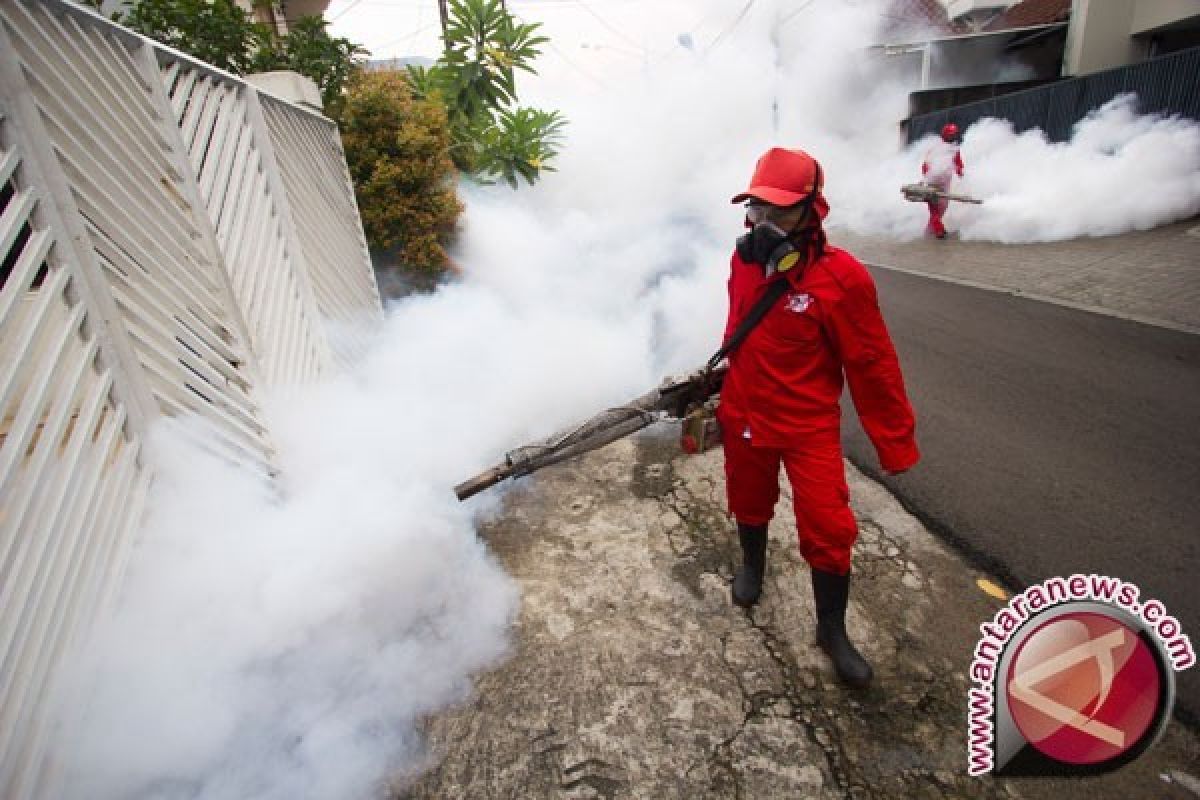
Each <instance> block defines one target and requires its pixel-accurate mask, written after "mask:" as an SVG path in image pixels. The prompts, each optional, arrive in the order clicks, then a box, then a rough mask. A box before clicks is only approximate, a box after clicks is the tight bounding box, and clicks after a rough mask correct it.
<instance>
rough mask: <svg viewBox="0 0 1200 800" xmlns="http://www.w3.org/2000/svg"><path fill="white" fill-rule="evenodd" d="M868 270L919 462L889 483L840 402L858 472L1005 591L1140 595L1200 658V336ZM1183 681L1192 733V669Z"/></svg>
mask: <svg viewBox="0 0 1200 800" xmlns="http://www.w3.org/2000/svg"><path fill="white" fill-rule="evenodd" d="M872 273H873V274H874V276H875V279H876V281H877V283H878V286H879V293H880V301H881V305H882V307H883V311H884V316H885V317H886V319H887V321H888V324H889V327H890V328H891V331H892V336H893V338H894V339H895V342H896V348H897V350H898V352H899V354H900V360H901V364H902V365H903V367H904V371H905V379H906V382H907V385H908V389H909V394H910V396H911V398H912V401H913V406H914V408H915V409H916V412H917V420H918V423H917V424H918V428H917V432H918V440H919V442H920V445H921V450H922V453H923V458H922V461H921V463H920V464H919V465H918V466H917V467H916V469H914V470H913V471H912V472H910V473H908V474H907V475H903V476H900V477H898V478H888V477H881V476H880V475H879V470H878V463H877V461H876V459H875V454H874V451H873V450H872V448H871V446H870V443H869V442H868V441H867V439H866V437H865V435H864V434H863V433H862V431H861V429H860V428H859V426H858V422H857V419H855V418H854V415H853V412H852V411H851V410H850V405H849V403H848V402H846V403H844V405H845V406H846V407H847V417H848V419H849V420H850V424H848V425H847V426H846V437H847V442H846V451H847V455H848V456H849V457H850V459H851V460H852V461H853V462H854V463H855V464H856V465H858V466H859V467H860V468H863V469H864V470H865V471H867V472H868V474H870V475H871V476H872V477H876V478H880V479H881V480H882V481H883V482H884V483H885V484H886V485H887V486H888V487H889V488H890V489H891V490H892V491H893V492H894V493H895V494H896V495H897V496H898V497H900V499H901V500H902V502H903V503H904V504H905V505H906V506H907V507H908V508H909V509H910V510H911V511H913V512H915V513H916V514H918V516H920V517H921V518H922V519H924V520H925V521H926V522H928V523H930V524H931V525H932V526H933V527H934V529H936V530H938V531H940V532H941V533H942V534H943V535H945V536H947V537H949V538H950V539H952V540H953V541H955V542H956V543H957V544H959V545H960V546H961V547H962V548H963V549H964V550H965V551H966V552H967V553H968V555H970V556H972V557H973V558H974V559H975V560H976V561H977V563H979V564H980V565H981V566H983V567H986V568H988V569H990V570H993V571H995V572H997V573H998V574H999V575H1000V576H1001V577H1003V578H1005V579H1006V580H1008V581H1009V582H1011V583H1013V584H1014V585H1013V588H1015V589H1020V588H1023V587H1024V586H1026V585H1029V584H1031V583H1036V582H1039V581H1041V580H1044V579H1045V578H1048V577H1051V576H1055V575H1070V574H1072V573H1075V572H1082V573H1085V574H1086V573H1092V572H1095V573H1100V574H1104V575H1110V576H1115V577H1119V578H1122V579H1124V580H1127V581H1133V582H1135V583H1137V584H1138V585H1139V586H1140V587H1141V590H1142V598H1143V599H1149V598H1151V597H1153V598H1157V599H1159V600H1161V601H1162V602H1163V603H1164V604H1165V605H1166V607H1167V609H1168V611H1169V612H1170V613H1171V614H1173V615H1174V616H1176V617H1177V618H1178V619H1179V620H1180V621H1181V622H1182V623H1183V629H1184V632H1185V633H1187V634H1189V635H1190V637H1191V640H1192V644H1193V647H1194V648H1196V649H1200V591H1198V590H1197V586H1198V585H1200V575H1198V573H1200V541H1198V535H1200V336H1192V335H1188V334H1184V333H1177V332H1174V331H1170V330H1166V329H1162V328H1156V327H1152V326H1148V325H1142V324H1139V323H1135V322H1128V321H1125V320H1121V319H1117V318H1113V317H1108V316H1102V315H1099V314H1092V313H1088V312H1083V311H1076V310H1073V309H1069V308H1063V307H1060V306H1055V305H1050V304H1047V303H1042V302H1038V301H1034V300H1028V299H1025V298H1021V297H1018V296H1013V295H1011V294H1008V293H1004V292H993V291H987V290H982V289H974V288H969V287H964V286H959V285H955V284H951V283H946V282H944V281H939V280H934V279H926V278H921V277H917V276H913V275H909V274H905V273H900V272H895V271H890V270H886V269H872ZM981 622H982V620H981ZM1176 677H1177V679H1178V683H1177V690H1178V703H1177V705H1178V707H1179V709H1180V710H1181V711H1182V712H1183V714H1184V716H1185V718H1187V719H1190V720H1191V721H1192V722H1193V723H1195V721H1196V720H1197V719H1200V666H1198V667H1193V668H1192V669H1191V670H1188V671H1186V672H1183V673H1177V676H1176Z"/></svg>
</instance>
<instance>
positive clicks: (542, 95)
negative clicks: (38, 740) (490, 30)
mask: <svg viewBox="0 0 1200 800" xmlns="http://www.w3.org/2000/svg"><path fill="white" fill-rule="evenodd" d="M646 6H647V4H644V3H632V4H623V5H622V6H621V8H622V9H624V13H626V14H630V15H633V17H634V18H636V20H637V25H638V28H637V30H639V31H648V32H649V33H646V34H645V35H646V38H647V47H648V48H649V49H650V50H651V51H652V52H653V56H652V57H651V56H647V57H645V58H633V59H625V60H624V61H623V62H619V61H615V60H610V61H608V62H606V68H605V69H603V70H599V71H598V74H599V75H600V76H601V77H600V78H599V79H597V78H596V76H595V75H592V74H590V73H589V74H586V75H585V74H584V70H585V69H586V65H585V64H583V63H580V64H579V65H578V66H577V67H574V68H572V67H570V66H568V65H565V64H564V62H563V61H562V59H561V58H560V59H559V60H558V61H557V62H556V61H555V60H554V58H553V56H554V53H553V51H552V52H551V53H548V54H547V59H546V60H547V61H548V62H550V64H553V65H556V66H545V65H543V66H542V70H543V73H544V78H543V79H542V80H540V81H535V80H527V79H523V81H524V82H523V83H522V85H521V91H522V94H523V98H524V99H525V100H526V101H527V102H532V103H533V104H538V105H541V106H543V107H548V108H558V109H560V110H562V111H563V112H564V113H565V114H566V116H567V117H568V118H569V119H570V127H569V129H568V131H569V139H568V142H567V144H566V147H565V149H564V151H563V153H562V155H561V157H560V158H559V160H558V162H557V166H558V170H559V171H558V172H555V173H549V174H547V176H546V177H545V179H544V180H543V181H542V182H541V183H539V184H538V185H536V186H535V187H532V188H524V189H522V190H520V191H519V192H515V193H514V192H510V191H509V190H507V189H503V188H496V187H491V188H479V187H474V188H465V199H466V201H467V212H466V217H465V220H464V224H463V235H462V239H461V242H460V243H459V245H458V248H457V250H456V252H455V257H456V259H457V260H459V261H460V262H461V263H463V264H464V265H466V273H465V275H464V277H463V279H462V280H461V281H460V282H457V283H456V284H454V285H451V286H447V287H444V288H442V289H441V290H439V291H438V292H437V293H436V294H434V295H431V296H422V297H410V298H407V299H405V300H403V301H401V302H398V303H396V304H395V305H393V306H392V307H391V308H389V310H388V318H387V321H386V324H385V325H384V326H383V328H382V330H381V331H380V333H379V335H378V337H377V340H376V342H375V344H374V347H373V349H372V351H371V353H370V354H369V355H368V356H367V357H366V358H365V359H364V360H363V362H362V363H360V364H359V365H357V366H356V367H355V368H354V369H353V370H351V371H349V372H348V373H347V374H345V375H343V376H342V377H340V378H339V379H337V380H334V381H331V382H329V383H326V384H323V385H321V386H317V387H311V388H309V389H308V390H306V391H304V392H296V391H292V392H289V393H287V394H286V395H285V396H281V397H275V398H273V399H272V401H271V402H270V404H269V408H268V412H269V413H268V417H269V420H270V422H271V430H272V437H273V439H274V441H275V443H276V445H277V447H278V449H279V454H280V466H281V474H282V477H281V479H280V481H279V482H278V483H276V484H272V483H271V482H269V481H267V480H266V479H264V478H263V477H262V476H259V475H256V474H253V473H252V472H250V471H247V470H241V469H235V468H231V467H230V466H229V465H227V464H224V463H223V462H220V461H218V460H215V459H213V458H211V457H207V456H204V455H203V451H202V449H197V447H196V446H195V445H194V444H190V442H192V441H193V440H194V439H195V438H196V437H201V438H202V437H203V432H202V431H196V430H194V429H193V428H192V426H191V425H190V424H186V423H173V424H170V425H164V426H163V429H162V430H161V431H159V433H158V435H157V436H156V438H155V440H154V442H153V446H152V447H151V449H150V452H149V456H148V457H149V458H150V459H151V461H152V462H153V463H154V464H155V465H156V466H157V469H158V473H159V477H158V481H157V483H156V484H155V486H154V490H153V495H152V498H151V504H150V513H149V517H148V519H147V521H146V525H145V528H144V532H143V535H142V537H141V541H140V544H139V546H138V548H137V549H136V552H135V553H134V555H133V561H132V564H131V569H130V575H129V580H128V582H127V585H126V586H125V587H124V590H123V592H122V595H121V602H120V604H119V609H118V613H117V614H116V616H115V619H114V620H113V621H112V623H111V624H110V626H109V627H106V628H104V629H102V630H101V632H100V634H99V635H98V636H97V637H96V639H95V641H94V644H93V646H92V651H91V656H90V658H89V659H88V660H87V661H85V662H84V663H83V664H82V665H81V666H82V667H83V671H84V672H86V673H87V674H88V676H89V678H90V679H91V681H90V683H89V684H87V688H86V692H87V695H86V699H85V700H83V701H81V707H82V708H84V709H86V711H87V712H88V716H87V719H86V720H85V721H81V722H78V724H76V725H73V726H72V727H71V729H70V731H69V732H67V733H64V742H66V743H69V745H70V746H69V748H68V749H67V750H65V751H64V752H66V753H67V754H68V756H67V757H66V760H67V763H66V769H67V773H68V776H69V786H70V789H69V791H68V792H67V793H66V795H65V796H67V797H79V798H83V797H86V798H89V800H99V799H102V798H128V797H155V798H158V797H162V798H176V797H179V798H185V797H186V798H206V799H208V798H212V799H213V800H217V799H220V800H224V799H225V798H245V797H268V798H274V797H278V798H309V797H311V798H352V797H367V796H372V795H374V794H376V793H377V788H378V786H379V785H380V784H381V782H383V781H386V780H388V779H389V778H390V777H391V776H394V775H396V774H402V773H405V772H408V771H410V770H412V769H414V768H416V767H417V766H418V765H419V764H420V763H421V758H422V756H421V751H420V742H419V737H418V736H417V734H416V733H415V730H416V727H415V726H416V720H417V719H418V718H419V716H420V715H421V714H423V713H426V712H429V711H431V710H433V709H436V708H439V707H442V706H444V705H446V704H448V703H452V702H456V701H460V700H461V699H462V698H464V697H465V696H466V695H467V693H468V692H469V691H470V676H471V675H472V674H474V673H476V672H477V671H478V670H481V669H485V668H486V667H487V666H488V665H489V664H491V663H493V662H494V661H495V660H496V659H499V658H502V657H503V656H504V654H505V652H506V647H507V635H508V634H507V631H508V627H509V625H510V623H511V621H512V619H513V615H514V614H515V610H516V604H517V602H518V598H517V591H516V588H515V586H514V584H513V583H512V582H511V581H510V580H509V579H508V578H507V577H506V576H505V575H504V574H503V572H502V571H501V570H500V569H499V567H498V566H497V564H496V563H495V562H494V560H493V559H492V557H491V556H490V555H489V554H488V552H487V550H486V547H485V546H484V545H483V544H482V543H481V542H479V541H478V539H477V537H476V535H475V532H474V528H473V518H472V514H473V513H487V512H488V511H489V510H490V509H492V508H494V507H495V505H496V503H497V500H498V497H499V495H500V490H493V491H492V492H489V493H487V494H485V495H484V496H482V497H480V498H479V499H477V500H474V501H472V502H471V503H469V504H466V505H460V504H458V503H457V502H456V501H455V500H454V497H453V494H452V491H451V487H452V486H453V485H454V484H455V483H457V482H459V481H461V480H463V479H465V478H467V477H469V476H470V475H471V474H473V473H474V472H476V471H478V470H479V469H481V468H483V467H485V466H488V465H490V464H491V463H494V462H495V461H496V460H497V459H498V458H499V457H500V456H501V454H502V453H503V452H504V451H505V450H506V449H509V448H511V447H513V446H515V445H517V444H521V443H523V442H525V441H528V440H530V439H533V438H537V437H540V436H543V435H546V434H548V433H550V432H551V431H553V430H555V429H557V428H560V427H562V426H563V425H566V424H568V423H569V422H571V421H573V420H577V419H580V418H582V417H586V416H588V415H589V414H590V413H592V412H593V411H595V410H598V409H600V408H603V407H605V406H606V405H610V404H613V403H616V402H619V401H621V400H624V399H626V398H628V397H630V396H633V395H636V394H639V393H641V392H642V391H644V390H646V389H647V388H648V387H649V386H651V385H653V384H654V383H655V382H657V381H658V379H659V378H660V377H661V376H662V375H663V374H664V373H668V372H679V371H682V370H685V369H688V368H690V367H693V366H695V365H697V364H699V363H701V362H702V361H703V360H704V358H705V357H707V356H708V355H709V354H710V353H711V352H712V351H713V350H715V349H716V346H717V344H718V338H719V334H720V331H721V330H722V326H723V322H724V313H725V289H724V282H725V278H726V270H727V264H728V257H729V250H730V247H731V245H732V243H733V239H734V237H736V236H737V235H738V234H739V233H740V232H741V211H740V209H738V208H737V207H735V206H732V205H731V204H730V203H729V198H730V197H731V196H732V195H733V194H734V193H736V192H737V191H739V190H740V189H741V188H743V187H744V185H745V182H746V180H747V179H748V177H749V175H750V173H751V171H752V169H753V165H754V160H755V159H756V158H757V156H758V155H759V153H761V152H762V150H763V149H765V148H766V147H769V146H771V145H776V144H779V145H785V146H793V147H803V148H805V149H808V150H809V151H810V152H812V153H813V154H814V155H816V156H817V157H818V158H819V159H821V161H822V163H823V164H824V166H825V170H826V175H827V187H828V195H829V199H830V202H831V204H832V205H833V213H832V214H831V216H830V219H829V224H830V226H831V227H832V228H834V229H835V230H836V228H837V227H839V226H840V227H846V228H850V229H854V230H857V231H861V232H867V233H874V234H878V235H886V236H901V237H905V236H908V237H911V236H917V235H920V232H921V230H922V228H923V226H924V211H923V208H922V207H921V206H918V205H916V204H911V203H906V202H904V201H903V200H902V198H901V197H900V194H899V187H900V186H901V185H902V184H904V183H909V182H912V181H913V180H915V179H916V178H917V177H918V175H919V163H920V153H921V145H920V144H918V145H915V146H914V147H911V148H903V147H902V146H901V144H900V142H899V138H898V129H897V122H898V120H899V119H900V118H901V117H903V116H904V113H905V108H906V87H902V86H899V85H896V84H893V83H892V82H890V80H889V79H888V74H887V71H886V64H884V65H883V66H882V67H881V66H880V65H879V64H872V63H870V62H869V60H868V59H867V58H866V57H865V56H864V52H865V51H864V48H865V47H866V46H867V45H869V44H871V43H872V40H873V30H874V26H875V23H876V22H877V21H878V20H879V9H878V7H877V6H876V5H873V4H871V3H867V2H860V3H837V2H825V1H824V0H817V2H813V3H810V4H809V5H808V6H804V7H801V8H799V9H797V8H796V7H795V6H794V4H788V3H779V4H773V3H769V2H759V3H751V4H748V5H747V6H745V9H746V10H745V12H744V13H738V12H739V11H741V9H742V8H743V6H741V5H740V4H739V5H738V6H737V7H736V8H735V7H732V6H729V5H728V4H725V3H722V2H719V0H709V1H708V2H705V3H700V4H697V3H694V2H688V3H681V2H670V3H669V2H662V3H659V4H655V5H654V6H653V7H650V8H647V7H646ZM605 13H606V14H607V13H608V9H607V8H606V9H605ZM612 14H613V16H612V17H611V19H612V20H615V21H616V23H617V24H620V21H621V18H620V17H619V16H617V15H616V9H615V8H614V9H613V11H612ZM680 20H690V21H693V22H694V27H686V26H684V27H681V26H680ZM781 21H782V24H780V23H781ZM548 33H549V34H550V35H551V36H552V37H559V36H561V37H562V40H563V41H566V40H568V39H569V36H570V33H569V32H565V31H558V30H555V29H553V28H551V29H550V30H548ZM681 33H688V34H689V36H690V39H691V41H692V42H693V47H692V48H691V49H687V48H684V47H681V46H679V45H678V40H679V35H680V34H681ZM652 37H657V38H652ZM578 49H579V48H575V50H578ZM575 50H571V51H570V52H572V53H574V52H575ZM562 52H567V46H566V45H565V44H564V45H563V46H562ZM572 60H576V59H575V57H574V56H573V57H572ZM617 64H622V65H623V66H621V67H619V68H618V66H617ZM1197 150H1198V146H1197V133H1196V126H1195V125H1194V124H1193V123H1188V122H1180V121H1177V120H1175V121H1173V120H1164V119H1158V118H1152V117H1138V116H1137V115H1135V114H1134V113H1133V111H1132V109H1131V108H1130V106H1129V105H1128V104H1127V103H1118V104H1115V105H1113V106H1112V107H1110V108H1109V109H1107V110H1105V111H1103V112H1101V113H1099V114H1097V115H1096V116H1095V118H1093V119H1091V120H1088V121H1087V122H1085V123H1084V124H1082V125H1081V126H1080V130H1079V133H1078V135H1077V136H1076V138H1075V141H1074V142H1073V143H1071V144H1070V145H1054V144H1048V143H1046V142H1045V141H1044V140H1043V139H1042V138H1041V137H1039V136H1038V135H1037V134H1036V133H1027V134H1021V135H1014V134H1013V133H1012V132H1011V130H1009V129H1008V128H1007V127H1006V125H1005V124H1004V123H1000V122H995V121H992V122H984V123H980V124H978V125H976V126H973V127H972V128H971V129H970V130H969V131H967V133H966V137H965V140H964V144H963V153H964V158H965V160H966V162H967V169H968V178H967V180H966V181H964V182H963V186H962V188H963V189H964V190H966V191H971V192H975V193H977V194H979V195H980V196H981V197H983V198H984V199H985V201H986V202H985V205H983V206H981V207H979V208H978V209H966V208H960V207H956V208H955V209H954V210H953V211H952V213H951V216H950V222H951V223H952V224H957V225H958V226H960V227H961V229H962V234H963V236H964V237H972V238H988V239H995V240H999V241H1033V240H1042V239H1052V238H1063V237H1068V236H1077V235H1088V234H1091V235H1097V234H1101V233H1114V232H1118V231H1120V230H1130V229H1134V228H1142V227H1148V226H1150V225H1154V224H1158V223H1161V222H1165V221H1169V220H1171V219H1177V218H1179V217H1181V216H1186V215H1188V214H1194V213H1196V211H1197V205H1196V204H1197V198H1198V197H1200V186H1198V185H1197V174H1198V172H1200V165H1198V156H1197ZM834 238H835V240H836V233H835V236H834ZM535 479H536V478H535Z"/></svg>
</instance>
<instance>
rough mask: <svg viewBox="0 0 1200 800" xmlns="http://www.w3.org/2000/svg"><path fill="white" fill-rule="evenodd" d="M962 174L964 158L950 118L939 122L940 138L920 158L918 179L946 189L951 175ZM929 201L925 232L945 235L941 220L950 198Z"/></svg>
mask: <svg viewBox="0 0 1200 800" xmlns="http://www.w3.org/2000/svg"><path fill="white" fill-rule="evenodd" d="M962 174H963V162H962V154H961V153H960V152H959V150H958V126H957V125H955V124H954V123H953V122H950V123H947V124H946V125H943V126H942V139H941V141H938V142H934V143H933V144H932V145H931V146H930V147H929V149H928V150H927V151H925V158H924V160H923V161H922V162H921V180H922V181H924V182H925V183H927V184H929V185H930V186H932V187H934V188H935V189H940V190H941V191H943V192H948V191H950V184H951V182H952V181H953V180H954V176H955V175H958V177H960V178H961V177H962ZM928 205H929V224H927V225H926V226H925V234H926V235H931V234H932V235H933V236H936V237H937V238H939V239H945V238H946V226H945V225H944V224H943V223H942V217H943V216H944V215H945V214H946V208H947V207H948V206H949V205H950V201H949V200H947V199H945V198H944V197H943V198H938V199H937V200H930V201H929V203H928Z"/></svg>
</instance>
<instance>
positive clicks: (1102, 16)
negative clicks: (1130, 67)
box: [1063, 0, 1145, 75]
mask: <svg viewBox="0 0 1200 800" xmlns="http://www.w3.org/2000/svg"><path fill="white" fill-rule="evenodd" d="M1136 5H1137V0H1075V2H1074V3H1073V4H1072V6H1071V30H1070V33H1068V34H1067V52H1066V57H1065V58H1064V59H1063V74H1064V75H1086V74H1088V73H1089V72H1099V71H1100V70H1102V69H1109V68H1110V67H1119V66H1121V65H1123V64H1131V63H1133V62H1134V61H1138V60H1140V59H1141V58H1142V57H1143V55H1144V53H1145V45H1144V44H1142V43H1140V42H1137V41H1135V40H1134V39H1133V37H1132V36H1131V35H1130V29H1131V28H1132V26H1133V12H1134V7H1135V6H1136Z"/></svg>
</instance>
